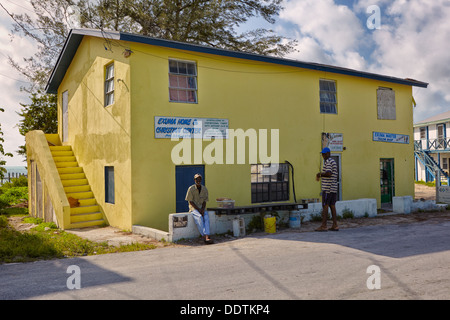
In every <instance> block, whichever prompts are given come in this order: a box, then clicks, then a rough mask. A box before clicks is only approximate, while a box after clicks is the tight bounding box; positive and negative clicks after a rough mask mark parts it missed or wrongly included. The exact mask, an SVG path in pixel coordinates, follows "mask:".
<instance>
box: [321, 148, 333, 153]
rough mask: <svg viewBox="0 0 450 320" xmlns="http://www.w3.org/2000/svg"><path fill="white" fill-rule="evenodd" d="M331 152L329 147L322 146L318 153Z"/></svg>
mask: <svg viewBox="0 0 450 320" xmlns="http://www.w3.org/2000/svg"><path fill="white" fill-rule="evenodd" d="M328 152H331V150H330V148H323V149H322V151H321V152H320V153H328Z"/></svg>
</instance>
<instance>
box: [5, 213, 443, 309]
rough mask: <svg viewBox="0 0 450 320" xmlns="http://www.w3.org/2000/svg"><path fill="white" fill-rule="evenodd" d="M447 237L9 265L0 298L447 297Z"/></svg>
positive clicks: (365, 234)
mask: <svg viewBox="0 0 450 320" xmlns="http://www.w3.org/2000/svg"><path fill="white" fill-rule="evenodd" d="M449 231H450V221H438V222H437V221H424V222H418V223H413V224H396V225H379V226H366V227H359V228H349V229H341V230H340V231H339V232H325V233H319V232H305V233H298V232H297V233H296V232H283V233H279V234H271V235H258V236H251V235H250V236H247V237H245V238H240V239H236V240H233V241H227V242H223V243H217V244H214V245H208V246H192V247H168V248H159V249H156V250H148V251H139V252H129V253H115V254H106V255H97V256H87V257H80V258H68V259H60V260H50V261H38V262H32V263H14V264H3V265H0V299H2V300H5V299H7V300H15V299H38V300H55V299H56V300H61V299H64V300H66V299H69V300H72V299H75V300H91V299H105V300H109V299H120V300H141V299H144V300H195V301H204V300H223V301H239V300H254V301H267V300H299V299H315V300H316V299H319V300H321V299H342V300H353V299H377V300H378V299H383V300H399V299H400V300H402V299H405V300H420V299H426V300H428V299H431V300H437V299H445V300H448V299H450V232H449ZM176 311H177V312H178V310H176ZM185 311H186V310H185ZM221 311H222V312H223V310H221ZM180 312H181V310H180ZM216 312H217V311H216Z"/></svg>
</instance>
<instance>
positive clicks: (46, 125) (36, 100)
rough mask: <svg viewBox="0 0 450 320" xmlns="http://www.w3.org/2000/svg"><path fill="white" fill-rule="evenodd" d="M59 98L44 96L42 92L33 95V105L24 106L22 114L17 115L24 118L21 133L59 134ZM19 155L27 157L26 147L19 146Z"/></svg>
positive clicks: (20, 127)
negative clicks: (40, 131)
mask: <svg viewBox="0 0 450 320" xmlns="http://www.w3.org/2000/svg"><path fill="white" fill-rule="evenodd" d="M56 102H57V96H56V95H54V94H44V93H42V92H41V91H38V92H37V93H33V94H32V95H31V103H30V104H23V103H21V104H20V105H21V106H22V109H21V112H18V113H17V114H18V115H20V116H21V117H22V119H21V120H20V123H19V132H20V134H21V135H23V136H25V135H26V134H27V133H28V132H29V131H32V130H42V131H44V133H57V132H58V121H57V118H58V116H57V103H56ZM17 153H18V154H20V155H24V156H26V149H25V146H19V150H18V151H17Z"/></svg>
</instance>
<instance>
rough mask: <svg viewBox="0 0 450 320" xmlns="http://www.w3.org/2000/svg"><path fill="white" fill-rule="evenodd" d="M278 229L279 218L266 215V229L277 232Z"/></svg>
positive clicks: (266, 230) (268, 231) (269, 231)
mask: <svg viewBox="0 0 450 320" xmlns="http://www.w3.org/2000/svg"><path fill="white" fill-rule="evenodd" d="M276 230H277V218H275V217H271V216H266V217H264V231H265V232H267V233H275V232H276Z"/></svg>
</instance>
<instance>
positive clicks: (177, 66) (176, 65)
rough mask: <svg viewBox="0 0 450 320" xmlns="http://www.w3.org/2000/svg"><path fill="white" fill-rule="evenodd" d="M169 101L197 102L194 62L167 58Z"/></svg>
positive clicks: (195, 67)
mask: <svg viewBox="0 0 450 320" xmlns="http://www.w3.org/2000/svg"><path fill="white" fill-rule="evenodd" d="M169 101H171V102H185V103H197V66H196V64H195V62H188V61H179V60H169Z"/></svg>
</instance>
